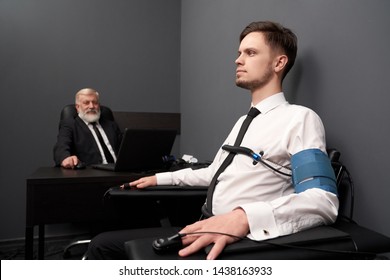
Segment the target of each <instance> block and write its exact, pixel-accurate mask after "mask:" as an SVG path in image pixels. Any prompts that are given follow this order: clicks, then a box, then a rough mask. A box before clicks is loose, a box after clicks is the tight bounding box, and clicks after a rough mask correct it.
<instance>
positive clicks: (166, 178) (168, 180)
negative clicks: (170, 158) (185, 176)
mask: <svg viewBox="0 0 390 280" xmlns="http://www.w3.org/2000/svg"><path fill="white" fill-rule="evenodd" d="M156 178H157V185H173V180H172V172H164V173H157V174H156Z"/></svg>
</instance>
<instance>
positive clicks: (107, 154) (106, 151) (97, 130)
mask: <svg viewBox="0 0 390 280" xmlns="http://www.w3.org/2000/svg"><path fill="white" fill-rule="evenodd" d="M91 124H92V126H93V130H94V131H95V133H96V136H97V138H98V139H99V142H100V146H102V148H103V152H104V155H105V156H106V160H107V162H108V163H113V162H114V158H113V157H112V155H111V153H110V151H109V150H108V148H107V145H106V143H104V140H103V137H102V135H101V134H100V131H99V129H98V128H97V126H96V123H95V122H93V123H91Z"/></svg>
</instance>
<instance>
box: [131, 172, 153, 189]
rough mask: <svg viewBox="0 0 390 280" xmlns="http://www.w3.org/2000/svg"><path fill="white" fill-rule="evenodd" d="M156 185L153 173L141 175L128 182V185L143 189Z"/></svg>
mask: <svg viewBox="0 0 390 280" xmlns="http://www.w3.org/2000/svg"><path fill="white" fill-rule="evenodd" d="M155 185H157V177H156V176H155V175H153V176H148V177H143V178H140V179H138V180H135V181H133V182H130V187H133V188H137V189H143V188H147V187H152V186H155Z"/></svg>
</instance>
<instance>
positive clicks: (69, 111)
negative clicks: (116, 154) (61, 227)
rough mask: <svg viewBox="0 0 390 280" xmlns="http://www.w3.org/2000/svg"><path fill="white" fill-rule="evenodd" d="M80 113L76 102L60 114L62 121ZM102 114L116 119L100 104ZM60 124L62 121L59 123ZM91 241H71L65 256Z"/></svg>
mask: <svg viewBox="0 0 390 280" xmlns="http://www.w3.org/2000/svg"><path fill="white" fill-rule="evenodd" d="M77 115H78V113H77V110H76V107H75V104H68V105H66V106H64V107H63V108H62V110H61V114H60V122H61V121H63V120H66V119H74V118H76V117H77ZM100 115H101V117H102V118H105V119H108V120H111V121H114V114H113V113H112V111H111V109H110V108H109V107H106V106H102V105H101V106H100ZM59 126H60V123H59ZM89 242H91V240H90V239H83V240H77V241H74V242H71V243H70V244H69V245H67V246H66V247H65V249H64V251H63V258H69V257H70V256H71V249H72V248H74V247H76V246H80V245H84V246H85V245H88V244H89ZM85 258H86V256H85V255H83V259H85Z"/></svg>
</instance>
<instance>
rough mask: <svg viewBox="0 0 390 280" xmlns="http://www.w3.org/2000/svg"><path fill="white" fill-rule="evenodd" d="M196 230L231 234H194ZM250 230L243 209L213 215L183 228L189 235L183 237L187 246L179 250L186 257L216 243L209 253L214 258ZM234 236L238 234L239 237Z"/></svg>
mask: <svg viewBox="0 0 390 280" xmlns="http://www.w3.org/2000/svg"><path fill="white" fill-rule="evenodd" d="M195 232H218V233H226V234H229V235H231V236H228V235H224V234H211V233H210V234H209V233H205V234H192V233H195ZM248 232H249V225H248V220H247V217H246V213H245V211H244V210H243V209H241V208H237V209H235V210H233V211H232V212H229V213H227V214H224V215H218V216H213V217H210V218H208V219H206V220H201V221H198V222H196V223H194V224H192V225H189V226H186V227H185V228H183V229H182V230H181V231H180V233H187V234H188V235H186V236H184V237H183V239H182V240H183V245H184V246H186V247H185V248H184V249H182V250H180V251H179V255H180V256H181V257H186V256H188V255H190V254H192V253H195V252H197V251H199V250H200V249H202V248H205V247H206V246H208V245H209V244H211V243H214V246H213V248H212V249H211V251H210V253H209V254H208V255H207V259H208V260H214V259H216V258H217V257H218V255H219V254H220V253H221V252H222V250H223V248H225V246H226V245H227V244H230V243H233V242H236V241H238V240H239V238H242V237H245V236H246V235H247V234H248ZM233 236H237V237H238V238H235V237H233Z"/></svg>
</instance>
